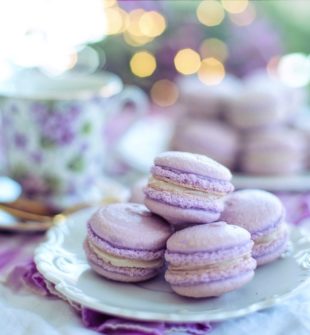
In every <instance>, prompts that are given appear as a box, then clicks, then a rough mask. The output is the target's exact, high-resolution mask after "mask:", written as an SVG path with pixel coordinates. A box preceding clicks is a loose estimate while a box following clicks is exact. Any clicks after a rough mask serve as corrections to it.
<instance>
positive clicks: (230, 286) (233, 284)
mask: <svg viewBox="0 0 310 335" xmlns="http://www.w3.org/2000/svg"><path fill="white" fill-rule="evenodd" d="M253 277H254V271H249V272H246V273H243V274H241V275H238V276H237V277H234V278H227V279H222V280H219V281H214V282H211V283H202V284H197V285H192V286H177V285H172V286H171V288H172V290H173V291H174V292H176V293H177V294H179V295H182V296H185V297H191V298H208V297H217V296H219V295H222V294H224V293H226V292H230V291H233V290H236V289H239V288H240V287H242V286H244V285H245V284H247V283H248V282H249V281H251V280H252V279H253Z"/></svg>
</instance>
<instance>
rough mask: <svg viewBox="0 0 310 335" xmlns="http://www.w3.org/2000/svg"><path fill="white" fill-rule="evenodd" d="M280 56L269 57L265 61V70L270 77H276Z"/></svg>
mask: <svg viewBox="0 0 310 335" xmlns="http://www.w3.org/2000/svg"><path fill="white" fill-rule="evenodd" d="M279 61H280V56H274V57H271V58H270V59H269V61H268V63H267V66H266V70H267V73H268V75H269V76H270V77H271V78H277V76H278V66H279Z"/></svg>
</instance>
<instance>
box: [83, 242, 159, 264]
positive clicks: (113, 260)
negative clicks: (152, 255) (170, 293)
mask: <svg viewBox="0 0 310 335" xmlns="http://www.w3.org/2000/svg"><path fill="white" fill-rule="evenodd" d="M88 246H89V248H90V250H91V251H92V252H94V253H95V254H96V255H97V257H98V258H99V259H101V260H103V261H104V262H106V263H110V264H111V265H113V266H117V267H126V268H144V269H150V268H157V267H161V266H162V265H163V260H162V259H155V260H152V261H143V260H134V259H129V258H120V257H116V256H113V255H111V254H108V253H106V252H103V251H102V250H100V249H99V248H98V247H96V246H95V245H94V244H93V243H91V242H90V241H88Z"/></svg>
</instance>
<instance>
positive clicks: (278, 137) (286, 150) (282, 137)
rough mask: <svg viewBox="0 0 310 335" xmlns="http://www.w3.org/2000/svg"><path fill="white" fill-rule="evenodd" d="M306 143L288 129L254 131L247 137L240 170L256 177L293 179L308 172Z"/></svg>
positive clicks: (298, 134) (275, 128)
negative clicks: (292, 177)
mask: <svg viewBox="0 0 310 335" xmlns="http://www.w3.org/2000/svg"><path fill="white" fill-rule="evenodd" d="M305 157H306V141H305V138H304V136H303V134H302V133H301V132H300V131H298V130H296V129H295V130H294V129H290V128H288V127H274V128H269V129H261V130H256V131H252V132H250V133H248V134H245V135H244V138H243V141H242V147H241V150H240V169H241V170H242V171H243V172H244V173H247V174H253V175H291V174H296V173H300V172H302V171H304V170H305V168H306V164H305Z"/></svg>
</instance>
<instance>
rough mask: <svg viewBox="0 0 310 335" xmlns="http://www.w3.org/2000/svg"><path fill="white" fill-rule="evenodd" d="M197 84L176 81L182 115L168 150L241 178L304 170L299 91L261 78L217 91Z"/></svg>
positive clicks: (234, 82) (222, 86) (232, 83)
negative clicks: (221, 167)
mask: <svg viewBox="0 0 310 335" xmlns="http://www.w3.org/2000/svg"><path fill="white" fill-rule="evenodd" d="M230 79H231V78H230ZM196 81H199V80H198V79H197V78H196V79H195V78H186V79H183V80H180V81H179V86H180V101H179V102H180V108H181V109H182V111H183V112H182V113H180V115H179V118H178V119H177V121H176V122H175V129H174V135H173V136H172V139H171V142H170V146H169V148H170V149H171V150H180V151H190V152H193V153H198V154H203V155H207V156H209V157H211V158H213V159H215V160H217V161H218V162H220V163H221V164H224V165H225V166H227V167H228V168H230V169H232V170H233V171H236V172H240V173H243V174H246V175H255V176H260V175H263V176H266V175H270V176H278V175H279V176H284V175H294V174H299V173H302V172H305V171H306V170H307V169H309V163H308V162H307V159H308V157H307V152H308V148H307V136H305V134H304V133H305V132H304V131H303V129H301V127H300V126H297V122H296V120H297V119H299V117H300V114H302V112H303V110H304V108H305V107H304V106H305V105H306V99H305V94H304V92H303V91H302V90H300V89H294V88H288V87H285V86H284V85H283V84H282V83H280V82H279V81H276V80H273V79H271V78H270V77H269V76H268V75H267V74H264V73H258V74H253V75H251V76H249V77H247V78H245V79H244V80H242V81H240V80H239V81H238V80H237V79H234V80H229V85H228V84H227V81H226V80H224V81H223V82H222V83H221V84H219V85H218V86H217V87H216V89H217V90H214V89H212V90H210V89H209V88H208V87H201V86H203V85H202V84H201V83H200V85H199V84H198V83H196ZM192 91H194V92H195V94H194V95H193V92H192ZM192 96H195V101H193V99H191V97H192ZM206 100H208V102H205V101H206ZM203 106H204V107H203ZM307 114H308V115H307V119H308V123H310V117H309V113H307ZM302 123H304V122H302ZM275 152H276V155H274V156H273V154H274V153H275Z"/></svg>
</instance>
